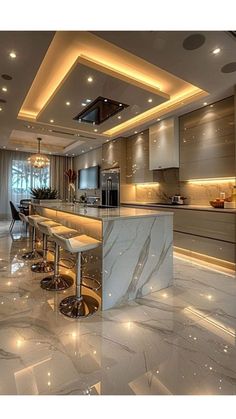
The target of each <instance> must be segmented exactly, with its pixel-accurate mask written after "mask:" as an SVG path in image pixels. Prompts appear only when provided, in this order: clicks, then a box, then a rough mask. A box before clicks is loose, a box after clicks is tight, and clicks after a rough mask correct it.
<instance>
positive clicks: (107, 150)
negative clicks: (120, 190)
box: [101, 138, 126, 184]
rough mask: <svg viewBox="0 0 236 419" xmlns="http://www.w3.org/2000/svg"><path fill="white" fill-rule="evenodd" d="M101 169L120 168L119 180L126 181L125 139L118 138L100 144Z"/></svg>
mask: <svg viewBox="0 0 236 419" xmlns="http://www.w3.org/2000/svg"><path fill="white" fill-rule="evenodd" d="M101 168H102V169H114V168H120V181H121V183H122V184H123V183H126V139H125V138H119V139H116V140H112V141H109V142H107V143H104V144H103V145H102V165H101Z"/></svg>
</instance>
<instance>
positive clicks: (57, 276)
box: [40, 222, 78, 291]
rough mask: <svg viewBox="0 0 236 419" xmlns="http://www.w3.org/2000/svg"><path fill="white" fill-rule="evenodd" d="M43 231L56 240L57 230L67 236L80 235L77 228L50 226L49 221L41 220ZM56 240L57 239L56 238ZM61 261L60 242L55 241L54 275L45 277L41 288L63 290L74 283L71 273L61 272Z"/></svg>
mask: <svg viewBox="0 0 236 419" xmlns="http://www.w3.org/2000/svg"><path fill="white" fill-rule="evenodd" d="M40 228H41V231H44V233H45V234H46V235H48V236H51V237H52V238H53V240H54V236H53V233H54V232H56V233H58V234H60V235H63V236H65V237H73V236H76V235H78V231H77V230H73V229H71V228H68V227H65V226H63V225H60V224H59V225H57V226H52V225H51V226H50V223H48V222H40ZM54 241H55V240H54ZM59 262H60V244H58V243H57V242H56V241H55V256H54V275H52V276H47V277H46V278H43V279H42V280H41V282H40V286H41V288H43V289H44V290H47V291H62V290H66V289H67V288H69V287H71V286H72V285H73V282H74V281H73V278H71V277H70V276H69V275H65V274H61V273H60V271H59Z"/></svg>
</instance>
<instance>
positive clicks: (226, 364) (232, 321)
mask: <svg viewBox="0 0 236 419" xmlns="http://www.w3.org/2000/svg"><path fill="white" fill-rule="evenodd" d="M235 51H236V32H235V31H192V32H191V31H120V32H119V31H91V32H88V31H87V32H86V31H57V32H55V31H54V32H53V31H34V32H28V31H2V32H1V33H0V69H1V73H0V74H1V80H0V342H1V351H0V353H1V357H0V372H1V374H0V377H1V378H0V394H1V395H133V396H134V395H235V394H236V363H235V357H236V347H235V329H236V306H235V297H236V282H235V279H236V278H235V267H236V178H235V176H236V160H235V153H236V141H235V138H236V136H235V121H236V61H235V58H236V55H235Z"/></svg>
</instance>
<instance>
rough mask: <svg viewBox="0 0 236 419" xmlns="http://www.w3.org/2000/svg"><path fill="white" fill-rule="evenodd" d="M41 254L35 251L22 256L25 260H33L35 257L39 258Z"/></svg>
mask: <svg viewBox="0 0 236 419" xmlns="http://www.w3.org/2000/svg"><path fill="white" fill-rule="evenodd" d="M40 257H41V256H40V254H39V253H38V252H36V251H33V252H27V253H25V254H24V255H22V256H21V258H22V259H24V260H33V259H39V258H40Z"/></svg>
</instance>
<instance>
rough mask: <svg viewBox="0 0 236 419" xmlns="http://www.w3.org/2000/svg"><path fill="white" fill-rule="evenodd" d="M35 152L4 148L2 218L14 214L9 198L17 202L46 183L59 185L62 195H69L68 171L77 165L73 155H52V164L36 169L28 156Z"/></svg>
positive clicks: (0, 177) (0, 163) (0, 185)
mask: <svg viewBox="0 0 236 419" xmlns="http://www.w3.org/2000/svg"><path fill="white" fill-rule="evenodd" d="M30 155H31V153H25V152H21V151H11V150H0V218H1V219H6V218H9V217H10V215H11V211H10V205H9V201H12V202H13V203H14V204H17V203H19V202H20V200H21V199H23V198H29V197H30V189H31V188H36V187H43V186H51V187H53V188H55V189H56V190H57V191H58V193H59V197H60V198H61V199H66V198H68V180H67V177H66V176H65V171H66V170H68V169H70V168H71V169H73V158H71V157H64V156H55V155H52V156H48V157H49V158H50V167H48V168H47V169H41V170H39V169H34V168H32V167H31V166H30V165H29V164H28V162H27V158H28V157H29V156H30Z"/></svg>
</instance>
